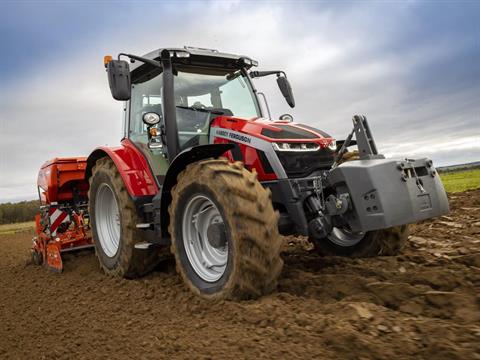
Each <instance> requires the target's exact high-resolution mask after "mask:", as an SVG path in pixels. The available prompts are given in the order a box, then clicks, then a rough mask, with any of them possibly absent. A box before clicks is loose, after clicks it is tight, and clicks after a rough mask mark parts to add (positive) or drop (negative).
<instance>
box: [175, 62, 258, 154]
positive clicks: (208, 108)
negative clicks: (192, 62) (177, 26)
mask: <svg viewBox="0 0 480 360" xmlns="http://www.w3.org/2000/svg"><path fill="white" fill-rule="evenodd" d="M192 71H193V70H192ZM174 94H175V105H176V107H177V127H178V135H179V142H180V147H181V148H182V149H184V148H187V147H190V146H195V145H198V144H199V140H200V139H201V137H202V135H207V134H208V129H209V126H210V121H211V120H212V119H214V118H215V117H217V116H219V115H227V116H232V115H235V116H240V117H247V118H252V117H259V116H260V111H259V108H258V103H257V101H256V98H255V95H254V93H253V89H252V87H251V85H250V82H249V81H248V79H246V77H245V75H244V74H243V73H242V72H241V71H236V72H233V73H225V71H222V72H218V71H215V70H211V69H209V70H198V69H196V70H195V72H191V71H188V70H184V71H181V70H180V71H178V72H177V74H176V75H175V79H174Z"/></svg>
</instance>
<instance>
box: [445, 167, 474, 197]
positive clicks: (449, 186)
mask: <svg viewBox="0 0 480 360" xmlns="http://www.w3.org/2000/svg"><path fill="white" fill-rule="evenodd" d="M440 177H441V179H442V182H443V185H444V186H445V190H446V191H447V192H459V191H465V190H470V189H478V188H480V169H475V170H466V171H456V172H447V173H441V174H440Z"/></svg>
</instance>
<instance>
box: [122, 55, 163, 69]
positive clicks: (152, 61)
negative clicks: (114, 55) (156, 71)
mask: <svg viewBox="0 0 480 360" xmlns="http://www.w3.org/2000/svg"><path fill="white" fill-rule="evenodd" d="M120 56H126V57H128V58H129V59H131V60H132V59H133V60H138V61H141V62H143V63H145V64H150V65H152V66H155V67H159V68H161V67H162V64H161V63H160V62H159V61H155V60H151V59H147V58H144V57H141V56H137V55H132V54H125V53H120V54H118V60H120Z"/></svg>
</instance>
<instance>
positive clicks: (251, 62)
mask: <svg viewBox="0 0 480 360" xmlns="http://www.w3.org/2000/svg"><path fill="white" fill-rule="evenodd" d="M239 61H240V64H242V65H243V66H246V67H249V68H250V67H252V66H258V61H256V60H252V59H250V58H248V57H242V58H240V59H239Z"/></svg>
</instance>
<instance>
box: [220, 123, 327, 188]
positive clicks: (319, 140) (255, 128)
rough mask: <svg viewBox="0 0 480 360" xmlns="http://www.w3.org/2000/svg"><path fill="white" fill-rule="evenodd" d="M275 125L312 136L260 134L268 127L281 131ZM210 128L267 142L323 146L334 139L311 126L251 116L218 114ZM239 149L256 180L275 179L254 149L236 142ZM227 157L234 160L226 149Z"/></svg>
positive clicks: (222, 140)
mask: <svg viewBox="0 0 480 360" xmlns="http://www.w3.org/2000/svg"><path fill="white" fill-rule="evenodd" d="M275 125H280V126H282V125H288V126H291V127H293V128H297V129H300V130H302V131H306V132H307V133H309V134H311V136H312V138H294V139H292V138H283V137H282V138H272V137H268V136H265V135H262V130H264V129H268V130H270V131H272V132H278V133H280V132H282V131H283V130H282V128H280V127H276V126H275ZM211 127H212V128H214V127H217V128H222V129H228V130H234V131H237V132H241V133H244V134H246V135H250V136H253V137H255V138H258V139H261V140H265V141H267V142H283V143H315V144H318V145H320V147H321V148H325V147H327V146H329V145H330V143H331V142H332V141H334V139H333V138H331V137H324V136H323V135H322V134H320V132H318V131H315V130H314V129H312V128H309V127H305V126H302V125H301V124H296V123H292V122H288V121H281V120H277V121H271V120H266V119H262V118H253V119H244V118H238V117H231V116H219V117H217V118H215V120H213V121H212V125H211ZM213 142H214V143H215V144H222V143H230V142H235V140H232V141H230V140H227V139H224V138H218V137H216V138H214V139H213ZM237 144H238V146H239V148H240V151H241V153H242V158H243V162H244V164H245V167H246V168H247V169H249V170H252V169H255V170H256V171H257V173H258V180H260V181H268V180H276V179H277V176H276V175H275V173H273V172H268V171H266V169H264V167H263V166H262V162H261V160H260V155H259V153H258V151H257V150H256V149H254V148H253V147H251V146H248V145H246V144H242V143H238V142H237ZM225 155H226V156H227V158H228V159H229V160H230V161H234V156H233V154H232V152H231V151H228V152H227V153H226V154H225Z"/></svg>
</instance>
